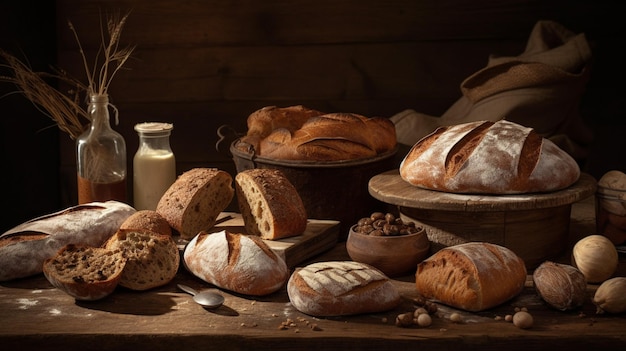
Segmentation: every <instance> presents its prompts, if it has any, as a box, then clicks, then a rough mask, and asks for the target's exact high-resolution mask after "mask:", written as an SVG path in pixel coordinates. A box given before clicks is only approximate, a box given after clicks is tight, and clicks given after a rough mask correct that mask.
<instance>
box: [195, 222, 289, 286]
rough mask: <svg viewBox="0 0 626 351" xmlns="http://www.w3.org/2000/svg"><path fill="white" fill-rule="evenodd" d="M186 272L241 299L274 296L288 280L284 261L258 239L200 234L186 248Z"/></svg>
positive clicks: (237, 234) (244, 236) (245, 236)
mask: <svg viewBox="0 0 626 351" xmlns="http://www.w3.org/2000/svg"><path fill="white" fill-rule="evenodd" d="M183 262H184V265H185V268H186V269H187V270H188V271H189V272H191V273H192V274H193V275H195V276H196V277H198V278H200V279H202V280H204V281H205V282H207V283H210V284H213V285H215V286H217V287H220V288H223V289H226V290H230V291H234V292H236V293H239V294H244V295H255V296H263V295H268V294H271V293H273V292H276V291H277V290H278V289H280V288H281V287H283V286H284V285H285V282H286V281H287V278H289V269H288V268H287V264H286V263H285V261H284V260H283V259H282V258H281V257H279V256H278V255H276V253H274V251H272V249H270V247H269V246H268V245H267V244H266V243H265V242H264V241H263V240H262V239H261V238H259V237H258V236H254V235H245V234H241V233H231V232H229V231H226V230H222V231H220V232H217V233H200V234H198V235H197V236H195V237H194V238H193V239H191V241H189V243H188V244H187V245H186V246H185V250H184V252H183Z"/></svg>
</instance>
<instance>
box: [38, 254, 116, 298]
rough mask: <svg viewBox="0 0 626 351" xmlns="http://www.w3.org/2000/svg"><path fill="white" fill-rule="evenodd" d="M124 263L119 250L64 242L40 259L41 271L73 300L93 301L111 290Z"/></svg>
mask: <svg viewBox="0 0 626 351" xmlns="http://www.w3.org/2000/svg"><path fill="white" fill-rule="evenodd" d="M125 264H126V259H125V258H124V256H123V254H122V252H121V251H120V250H108V249H105V248H101V247H98V248H96V247H91V246H86V245H73V244H68V245H66V246H64V247H63V248H62V249H61V250H59V252H58V253H57V254H56V255H55V256H54V257H52V258H49V259H47V260H46V261H45V262H44V264H43V273H44V275H45V277H46V279H48V281H49V282H50V284H52V285H53V286H55V287H56V288H57V289H59V290H62V291H64V292H65V293H67V294H68V295H70V296H72V297H74V298H75V299H76V300H84V301H94V300H100V299H103V298H105V297H107V296H109V295H110V294H111V293H113V291H114V290H115V288H116V287H117V285H118V283H119V281H120V279H121V277H122V271H123V270H124V266H125Z"/></svg>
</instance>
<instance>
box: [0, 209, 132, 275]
mask: <svg viewBox="0 0 626 351" xmlns="http://www.w3.org/2000/svg"><path fill="white" fill-rule="evenodd" d="M135 212H136V210H135V209H134V208H133V207H131V206H129V205H127V204H125V203H123V202H118V201H106V202H92V203H88V204H83V205H78V206H73V207H69V208H67V209H65V210H62V211H59V212H55V213H52V214H49V215H45V216H42V217H37V218H35V219H32V220H30V221H28V222H25V223H22V224H20V225H18V226H16V227H14V228H12V229H10V230H8V231H6V232H5V233H4V234H2V235H1V236H0V281H5V280H11V279H17V278H24V277H28V276H31V275H35V274H40V273H41V272H42V266H43V262H44V261H45V260H46V259H48V258H50V257H52V256H54V255H56V254H57V252H58V251H59V250H60V249H61V248H62V247H63V246H65V245H67V244H77V245H88V246H93V247H97V246H101V245H102V244H103V243H104V242H105V241H106V240H107V239H109V238H110V237H111V236H112V235H113V234H115V232H116V231H117V230H118V229H119V227H120V225H121V224H122V223H123V222H124V221H125V220H126V219H127V218H128V217H129V216H131V215H132V214H133V213H135Z"/></svg>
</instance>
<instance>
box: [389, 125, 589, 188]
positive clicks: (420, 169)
mask: <svg viewBox="0 0 626 351" xmlns="http://www.w3.org/2000/svg"><path fill="white" fill-rule="evenodd" d="M400 176H401V177H402V179H404V180H405V181H406V182H408V183H410V184H412V185H415V186H417V187H420V188H425V189H430V190H438V191H444V192H451V193H481V194H495V195H498V194H522V193H534V192H550V191H556V190H560V189H563V188H566V187H568V186H570V185H572V184H573V183H575V182H576V181H577V180H578V178H579V176H580V169H579V167H578V164H577V163H576V161H575V160H574V159H573V158H572V157H571V156H570V155H568V154H567V153H566V152H565V151H563V150H561V149H560V148H559V147H558V146H556V145H555V144H554V143H553V142H551V141H550V140H548V139H546V138H543V137H541V136H540V135H539V134H538V133H537V132H535V131H534V130H533V129H531V128H526V127H524V126H521V125H519V124H516V123H513V122H509V121H506V120H500V121H497V122H490V121H477V122H469V123H464V124H459V125H454V126H448V127H440V128H438V129H437V130H435V131H434V132H433V133H431V134H430V135H427V136H426V137H424V138H422V139H421V140H420V141H418V142H417V143H416V144H415V145H413V147H412V148H411V150H410V151H409V153H408V154H407V155H406V156H405V158H404V160H403V161H402V163H401V164H400Z"/></svg>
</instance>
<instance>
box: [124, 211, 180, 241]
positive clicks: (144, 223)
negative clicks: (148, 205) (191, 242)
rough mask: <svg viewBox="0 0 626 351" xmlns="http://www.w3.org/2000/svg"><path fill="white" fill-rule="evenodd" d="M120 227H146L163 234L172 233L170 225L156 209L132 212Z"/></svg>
mask: <svg viewBox="0 0 626 351" xmlns="http://www.w3.org/2000/svg"><path fill="white" fill-rule="evenodd" d="M120 229H146V230H150V231H153V232H155V233H159V234H163V235H172V227H170V224H169V223H167V221H166V220H165V218H163V216H161V215H160V214H159V213H158V212H157V211H153V210H141V211H137V212H135V213H133V214H132V215H131V216H130V217H128V218H126V220H125V221H124V222H123V223H122V225H121V226H120Z"/></svg>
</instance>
